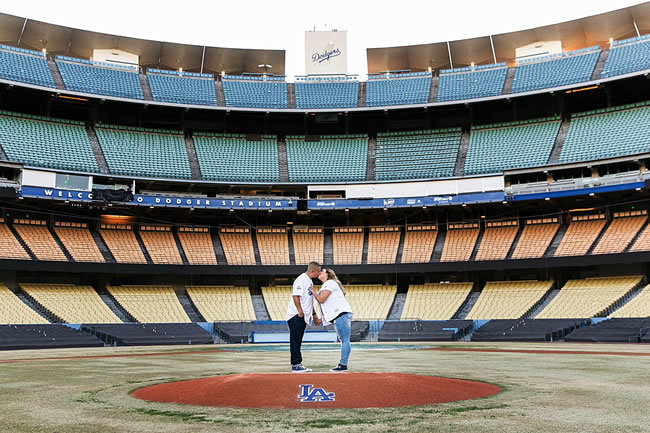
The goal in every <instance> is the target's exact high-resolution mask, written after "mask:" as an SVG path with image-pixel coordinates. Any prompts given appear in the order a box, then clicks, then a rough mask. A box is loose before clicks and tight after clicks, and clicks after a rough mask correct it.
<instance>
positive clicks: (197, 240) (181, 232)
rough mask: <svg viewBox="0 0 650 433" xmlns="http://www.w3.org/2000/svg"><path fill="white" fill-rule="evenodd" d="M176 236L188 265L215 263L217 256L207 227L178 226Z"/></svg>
mask: <svg viewBox="0 0 650 433" xmlns="http://www.w3.org/2000/svg"><path fill="white" fill-rule="evenodd" d="M178 238H179V239H180V240H181V245H182V246H183V250H184V251H185V257H187V261H188V262H189V263H190V265H216V264H217V257H216V255H215V253H214V245H213V244H212V238H211V237H210V230H209V229H208V228H207V227H179V228H178Z"/></svg>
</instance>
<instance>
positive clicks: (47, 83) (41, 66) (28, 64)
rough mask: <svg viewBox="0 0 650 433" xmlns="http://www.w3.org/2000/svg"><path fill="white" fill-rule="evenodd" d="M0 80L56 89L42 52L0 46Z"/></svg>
mask: <svg viewBox="0 0 650 433" xmlns="http://www.w3.org/2000/svg"><path fill="white" fill-rule="evenodd" d="M0 78H2V79H4V80H10V81H18V82H20V83H27V84H35V85H37V86H44V87H56V86H55V85H54V79H53V78H52V74H51V73H50V68H49V67H48V65H47V60H46V59H45V55H44V54H43V53H42V52H38V51H31V50H25V49H23V48H16V47H10V46H7V45H0Z"/></svg>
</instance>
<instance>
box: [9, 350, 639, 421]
mask: <svg viewBox="0 0 650 433" xmlns="http://www.w3.org/2000/svg"><path fill="white" fill-rule="evenodd" d="M410 346H412V345H410ZM444 346H445V347H454V348H459V347H460V348H490V349H514V350H517V349H524V350H538V349H539V350H550V351H552V350H577V351H607V352H637V353H648V352H650V347H648V346H647V345H645V346H644V345H627V344H625V345H611V344H565V343H553V344H514V343H503V344H501V343H499V344H495V343H458V344H445V345H444ZM218 347H219V346H191V347H189V346H176V347H155V348H100V349H65V350H47V351H43V350H41V351H9V352H0V361H3V360H10V359H32V360H31V361H27V362H17V363H0V407H2V410H1V411H0V428H1V430H2V432H16V433H23V432H39V433H40V432H44V433H47V432H79V433H82V432H83V433H95V432H97V433H99V432H127V431H128V432H143V433H144V432H147V433H148V432H188V433H189V432H192V433H200V432H225V433H234V432H256V433H257V432H260V433H261V432H285V431H288V432H305V431H317V432H323V433H327V432H355V433H358V432H485V431H498V432H512V433H521V432H543V433H555V432H557V433H560V432H561V433H565V432H626V433H628V432H648V431H650V427H649V426H650V424H649V422H648V414H647V408H648V407H650V385H649V384H650V357H648V356H612V355H582V354H581V355H578V354H553V353H542V354H536V353H532V354H531V353H490V352H451V351H448V352H446V351H430V350H412V349H406V348H404V347H406V346H401V345H399V344H396V345H395V347H396V349H395V350H382V351H367V350H363V348H364V345H363V344H355V345H353V352H352V357H351V359H350V367H351V369H352V370H354V371H366V372H400V373H412V374H422V375H434V376H443V377H452V378H461V379H470V380H479V381H486V382H490V383H494V384H497V385H499V386H501V387H502V388H503V391H502V392H501V393H500V394H497V395H495V396H492V397H487V398H483V399H476V400H468V401H461V402H455V403H445V404H439V405H432V406H420V407H406V408H388V409H386V408H383V409H316V410H296V409H293V410H291V409H286V410H270V409H230V408H213V407H198V406H187V405H177V404H163V403H150V402H146V401H141V400H138V399H135V398H133V397H131V396H130V395H129V394H130V392H131V391H133V390H134V389H137V388H140V387H142V386H147V385H152V384H156V383H161V382H169V381H177V380H183V379H191V378H198V377H209V376H216V375H223V374H232V373H250V372H286V371H287V370H288V369H287V364H288V350H287V351H268V352H265V351H259V350H256V351H255V352H247V351H241V352H238V351H223V352H216V353H215V352H213V351H214V349H216V348H218ZM228 348H230V349H232V348H236V346H228ZM174 352H191V353H184V354H174ZM138 353H139V354H147V353H151V354H154V353H155V354H159V355H157V356H150V357H149V356H141V357H113V358H84V359H59V360H52V359H49V360H38V358H45V357H47V358H51V357H67V356H93V355H115V354H138ZM303 358H304V363H305V365H307V366H309V367H311V368H313V369H314V370H315V371H326V370H327V369H329V368H330V367H332V366H333V365H335V364H336V362H337V361H338V351H336V350H329V351H307V350H305V351H303Z"/></svg>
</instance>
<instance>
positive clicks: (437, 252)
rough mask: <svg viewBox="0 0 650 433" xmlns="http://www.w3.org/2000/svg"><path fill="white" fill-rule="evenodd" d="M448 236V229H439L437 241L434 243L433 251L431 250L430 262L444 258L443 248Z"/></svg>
mask: <svg viewBox="0 0 650 433" xmlns="http://www.w3.org/2000/svg"><path fill="white" fill-rule="evenodd" d="M446 237H447V232H446V231H444V230H438V236H436V243H435V244H434V245H433V251H432V252H431V259H429V263H434V262H439V261H440V259H441V258H442V250H443V249H444V247H445V238H446Z"/></svg>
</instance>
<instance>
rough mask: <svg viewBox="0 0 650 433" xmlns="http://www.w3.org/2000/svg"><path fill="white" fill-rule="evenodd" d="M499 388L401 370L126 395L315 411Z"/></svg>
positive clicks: (272, 377)
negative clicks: (407, 372)
mask: <svg viewBox="0 0 650 433" xmlns="http://www.w3.org/2000/svg"><path fill="white" fill-rule="evenodd" d="M500 391H501V388H499V387H498V386H496V385H491V384H489V383H482V382H474V381H470V380H460V379H445V378H442V377H434V376H417V375H413V374H401V373H261V374H252V373H251V374H232V375H228V376H217V377H209V378H205V379H193V380H184V381H181V382H172V383H161V384H159V385H153V386H148V387H145V388H140V389H138V390H136V391H134V392H133V393H132V394H131V395H133V396H134V397H136V398H139V399H142V400H147V401H153V402H162V403H181V404H193V405H198V406H225V407H241V408H319V409H320V408H366V407H399V406H421V405H427V404H436V403H446V402H450V401H457V400H470V399H473V398H478V397H488V396H490V395H494V394H497V393H498V392H500Z"/></svg>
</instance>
